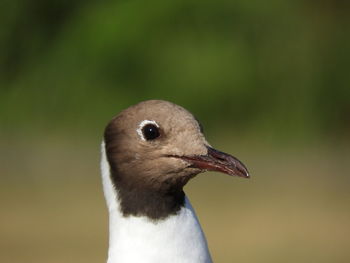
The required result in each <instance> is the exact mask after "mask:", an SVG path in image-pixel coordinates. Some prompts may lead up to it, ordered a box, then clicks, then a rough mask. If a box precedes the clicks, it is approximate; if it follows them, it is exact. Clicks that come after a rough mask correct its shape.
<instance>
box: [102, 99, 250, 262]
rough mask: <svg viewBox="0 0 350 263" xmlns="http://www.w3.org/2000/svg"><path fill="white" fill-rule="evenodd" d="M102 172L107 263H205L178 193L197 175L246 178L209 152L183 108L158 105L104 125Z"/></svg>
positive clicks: (198, 231) (187, 206) (141, 106)
mask: <svg viewBox="0 0 350 263" xmlns="http://www.w3.org/2000/svg"><path fill="white" fill-rule="evenodd" d="M101 155H102V157H101V173H102V183H103V190H104V195H105V199H106V202H107V207H108V211H109V250H108V259H107V263H134V262H135V263H136V262H142V263H158V262H159V263H164V262H169V263H175V262H177V263H210V262H212V259H211V256H210V253H209V249H208V245H207V241H206V238H205V235H204V233H203V231H202V228H201V226H200V223H199V221H198V218H197V216H196V214H195V212H194V209H193V207H192V206H191V203H190V201H189V199H188V198H187V196H186V195H185V193H184V191H183V188H184V186H185V185H186V183H187V182H188V181H189V180H190V179H191V178H193V177H194V176H196V175H197V174H199V173H202V172H205V171H217V172H221V173H225V174H228V175H235V176H240V177H244V178H248V177H249V174H248V170H247V168H246V167H245V166H244V164H243V163H241V162H240V161H239V160H238V159H237V158H235V157H233V156H232V155H229V154H227V153H223V152H221V151H218V150H215V149H214V148H212V146H211V145H210V144H209V143H208V142H207V141H206V139H205V137H204V135H203V131H202V128H201V125H200V124H199V122H198V121H197V120H196V118H195V117H194V116H193V115H192V114H191V113H190V112H189V111H187V110H186V109H184V108H182V107H181V106H178V105H176V104H174V103H171V102H168V101H163V100H148V101H143V102H140V103H138V104H136V105H133V106H131V107H129V108H127V109H125V110H123V111H122V112H120V113H119V114H118V115H117V116H115V117H114V118H113V119H112V120H111V121H110V122H109V123H108V125H107V127H106V128H105V132H104V139H103V142H102V145H101Z"/></svg>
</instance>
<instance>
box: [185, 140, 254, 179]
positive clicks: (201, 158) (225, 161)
mask: <svg viewBox="0 0 350 263" xmlns="http://www.w3.org/2000/svg"><path fill="white" fill-rule="evenodd" d="M207 148H208V153H207V155H197V156H181V159H183V160H186V161H188V162H189V163H191V166H192V167H195V168H199V169H202V170H207V171H216V172H221V173H225V174H228V175H232V176H233V175H236V176H240V177H244V178H249V177H250V176H249V173H248V169H247V168H246V167H245V165H244V164H243V163H242V162H241V161H240V160H238V159H237V158H236V157H233V156H232V155H230V154H227V153H223V152H220V151H218V150H215V149H213V148H211V147H209V146H207Z"/></svg>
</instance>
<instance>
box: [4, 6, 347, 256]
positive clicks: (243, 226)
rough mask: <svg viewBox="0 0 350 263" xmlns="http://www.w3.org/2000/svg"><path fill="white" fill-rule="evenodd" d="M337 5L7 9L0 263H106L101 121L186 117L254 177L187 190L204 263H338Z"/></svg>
mask: <svg viewBox="0 0 350 263" xmlns="http://www.w3.org/2000/svg"><path fill="white" fill-rule="evenodd" d="M349 10H350V5H349V3H347V2H346V1H341V0H320V1H314V0H304V1H292V0H284V1H274V0H267V1H244V0H237V1H224V0H218V1H215V2H212V1H201V2H198V1H157V0H151V1H147V2H146V1H139V0H133V1H94V0H88V1H80V0H75V1H65V0H61V1H58V0H51V1H44V0H31V1H29V0H13V1H10V0H5V1H2V3H1V4H0V47H1V48H0V157H1V159H0V160H1V164H0V205H1V212H0V262H11V263H17V262H18V263H20V262H28V263H30V262H36V263H41V262H50V263H51V262H52V263H55V262H75V263H77V262H85V263H88V262H105V260H106V253H107V246H108V243H107V242H108V238H107V211H106V208H105V204H104V200H103V194H102V189H101V184H100V177H99V167H98V166H99V143H100V141H101V138H102V132H103V128H104V126H105V124H106V122H107V121H108V120H109V119H110V118H111V117H112V116H113V115H115V114H117V113H118V112H119V111H120V110H122V109H123V108H125V107H127V106H129V105H131V104H134V103H137V102H138V101H141V100H146V99H166V100H170V101H172V102H175V103H177V104H180V105H182V106H184V107H185V108H187V109H189V110H190V111H191V112H193V113H194V114H195V115H196V117H197V118H198V119H199V120H200V121H201V122H202V124H203V126H204V129H205V134H206V136H207V138H208V140H209V141H210V143H211V144H212V145H213V146H215V147H216V148H219V149H221V150H223V151H226V152H230V153H232V154H233V155H235V156H237V157H239V159H241V160H242V161H243V162H244V163H245V164H246V165H247V166H248V168H249V169H250V171H251V174H252V178H251V179H250V180H243V179H239V178H231V177H228V176H224V175H220V174H214V173H207V174H203V175H200V176H198V177H197V178H196V179H194V180H193V181H192V182H190V183H189V185H188V186H186V192H187V194H188V195H189V197H190V199H191V201H192V203H193V205H194V207H195V208H196V210H197V213H198V216H199V218H200V220H201V223H202V226H203V228H204V231H205V232H206V235H207V238H208V242H209V246H210V249H211V252H212V255H213V259H214V260H215V262H249V263H252V262H332V263H334V262H350V252H349V244H350V209H349V201H350V191H349V186H350V179H349V175H350V168H349V165H348V163H349V160H350V148H349V146H350V72H349V62H350V16H349Z"/></svg>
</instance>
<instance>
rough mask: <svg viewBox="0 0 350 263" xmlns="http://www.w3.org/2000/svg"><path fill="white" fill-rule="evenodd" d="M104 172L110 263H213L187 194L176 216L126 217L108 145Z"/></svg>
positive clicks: (103, 151) (104, 156) (103, 155)
mask: <svg viewBox="0 0 350 263" xmlns="http://www.w3.org/2000/svg"><path fill="white" fill-rule="evenodd" d="M101 172H102V183H103V190H104V194H105V198H106V202H107V207H108V210H109V251H108V261H107V262H108V263H115V262H118V263H122V262H177V261H178V260H179V258H181V259H183V260H182V262H201V263H208V262H211V257H210V254H209V250H208V247H207V242H206V239H205V237H204V234H203V231H202V229H201V227H200V224H199V222H198V219H197V217H196V214H195V212H194V210H193V208H192V206H191V204H190V202H189V201H188V199H187V198H186V196H185V195H184V193H183V192H182V197H181V198H183V206H181V207H180V208H179V209H178V211H177V212H176V213H175V214H170V215H168V216H167V217H164V218H161V219H157V220H154V219H152V218H150V217H149V216H145V215H133V214H129V215H125V214H124V213H123V211H122V209H121V205H120V202H119V200H120V198H119V196H118V194H119V192H118V191H116V189H115V187H114V185H113V183H112V180H111V175H110V167H109V164H108V161H107V158H106V153H105V148H104V143H103V144H102V159H101ZM178 198H180V197H178ZM184 257H185V258H184ZM169 259H170V260H169Z"/></svg>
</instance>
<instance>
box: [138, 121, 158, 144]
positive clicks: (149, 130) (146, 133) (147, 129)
mask: <svg viewBox="0 0 350 263" xmlns="http://www.w3.org/2000/svg"><path fill="white" fill-rule="evenodd" d="M142 134H143V137H144V138H145V139H146V140H147V141H149V140H154V139H156V138H158V137H159V135H160V133H159V128H158V127H157V126H156V125H154V124H147V125H145V126H144V127H143V128H142Z"/></svg>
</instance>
